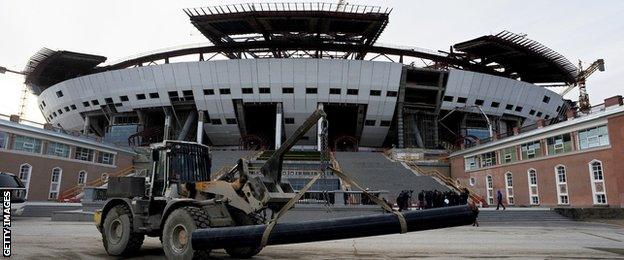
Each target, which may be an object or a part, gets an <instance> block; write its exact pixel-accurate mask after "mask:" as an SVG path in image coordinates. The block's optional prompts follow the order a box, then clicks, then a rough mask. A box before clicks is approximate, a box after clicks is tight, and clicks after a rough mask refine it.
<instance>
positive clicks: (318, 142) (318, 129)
mask: <svg viewBox="0 0 624 260" xmlns="http://www.w3.org/2000/svg"><path fill="white" fill-rule="evenodd" d="M318 109H321V110H322V109H323V104H319V105H318ZM322 133H323V118H320V119H319V120H318V121H317V122H316V150H317V151H319V152H321V151H322V150H323V136H322Z"/></svg>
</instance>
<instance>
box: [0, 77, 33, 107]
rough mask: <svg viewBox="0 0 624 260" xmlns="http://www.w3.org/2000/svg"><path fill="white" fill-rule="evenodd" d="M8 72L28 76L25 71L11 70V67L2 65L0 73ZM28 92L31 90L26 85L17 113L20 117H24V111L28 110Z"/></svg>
mask: <svg viewBox="0 0 624 260" xmlns="http://www.w3.org/2000/svg"><path fill="white" fill-rule="evenodd" d="M7 72H10V73H14V74H19V75H23V76H26V73H24V72H22V71H16V70H11V69H7V68H6V67H2V66H0V74H5V73H7ZM28 94H30V92H29V91H28V88H27V87H26V86H24V88H23V89H22V95H21V97H20V104H19V109H18V112H17V115H18V116H19V117H20V118H22V117H24V112H25V111H26V101H28Z"/></svg>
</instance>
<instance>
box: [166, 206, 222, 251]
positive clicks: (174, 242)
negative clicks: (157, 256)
mask: <svg viewBox="0 0 624 260" xmlns="http://www.w3.org/2000/svg"><path fill="white" fill-rule="evenodd" d="M209 224H210V221H209V220H208V215H207V214H206V212H205V211H204V210H203V209H201V208H198V207H192V206H187V207H182V208H179V209H176V210H174V211H173V212H172V213H171V214H170V215H169V217H167V220H165V226H164V228H163V235H162V246H163V250H164V251H165V255H166V256H167V259H173V260H190V259H206V258H208V256H209V254H210V250H193V248H192V246H191V233H193V231H194V230H195V229H200V228H208V227H210V226H209Z"/></svg>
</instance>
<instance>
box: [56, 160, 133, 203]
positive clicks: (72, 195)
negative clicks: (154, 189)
mask: <svg viewBox="0 0 624 260" xmlns="http://www.w3.org/2000/svg"><path fill="white" fill-rule="evenodd" d="M135 171H136V168H135V167H134V166H129V167H127V168H124V169H122V170H120V171H117V172H115V173H109V174H108V176H107V177H106V178H97V179H95V180H92V181H90V182H87V183H84V184H78V185H76V186H74V187H71V188H69V189H66V190H64V191H63V192H61V193H60V194H59V196H58V199H57V200H58V201H59V202H78V201H80V199H79V198H76V197H77V196H78V195H80V193H81V192H82V191H83V189H84V187H100V186H102V185H104V184H106V183H108V178H109V177H120V176H127V175H129V174H132V173H134V172H135Z"/></svg>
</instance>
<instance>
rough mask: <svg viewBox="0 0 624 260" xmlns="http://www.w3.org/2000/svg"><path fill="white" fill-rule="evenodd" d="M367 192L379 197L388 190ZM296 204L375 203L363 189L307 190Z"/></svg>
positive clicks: (349, 204) (348, 204)
mask: <svg viewBox="0 0 624 260" xmlns="http://www.w3.org/2000/svg"><path fill="white" fill-rule="evenodd" d="M367 192H368V193H369V194H371V195H373V196H375V197H377V198H381V197H383V196H384V195H386V194H388V191H385V190H378V191H367ZM297 203H298V204H329V205H345V206H355V205H377V204H376V203H375V202H374V201H373V200H371V199H370V198H369V197H368V196H366V195H365V194H364V192H363V191H343V190H337V191H307V192H306V193H305V194H304V195H303V196H302V197H301V199H299V201H298V202H297Z"/></svg>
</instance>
